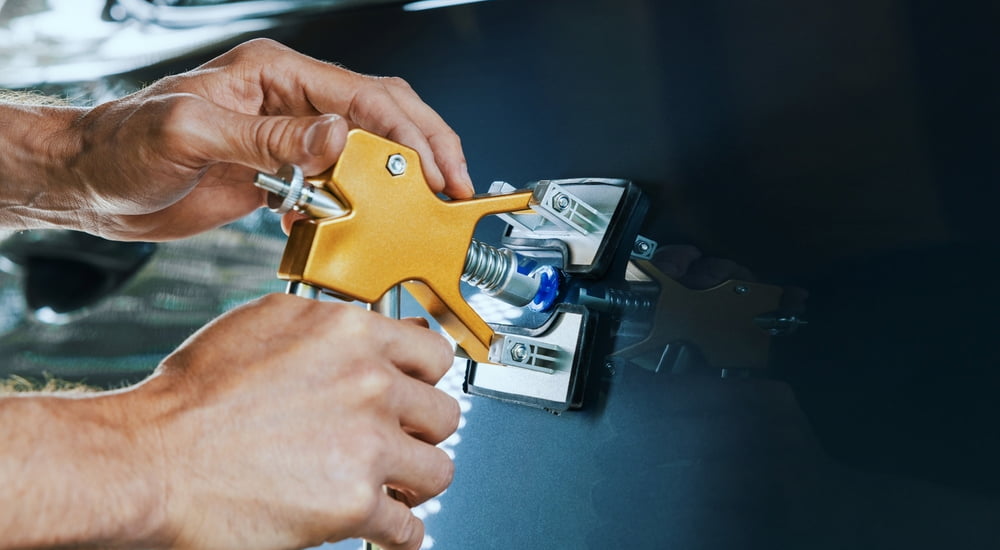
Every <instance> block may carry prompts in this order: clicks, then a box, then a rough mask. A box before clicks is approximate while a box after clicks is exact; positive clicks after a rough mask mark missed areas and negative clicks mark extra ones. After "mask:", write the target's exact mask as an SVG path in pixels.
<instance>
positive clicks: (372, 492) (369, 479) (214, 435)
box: [122, 295, 459, 550]
mask: <svg viewBox="0 0 1000 550" xmlns="http://www.w3.org/2000/svg"><path fill="white" fill-rule="evenodd" d="M452 359H453V352H452V349H451V347H450V346H449V345H448V344H447V342H446V341H445V340H444V339H443V338H441V337H440V336H438V335H436V334H434V333H433V332H430V331H428V330H427V329H426V328H423V327H420V326H417V325H416V324H414V323H407V322H405V321H396V320H392V319H389V318H386V317H382V316H379V315H376V314H373V313H370V312H366V311H364V310H362V309H360V308H357V307H353V306H348V305H344V304H331V303H321V302H316V301H310V300H305V299H302V298H298V297H295V296H287V295H271V296H267V297H265V298H263V299H261V300H259V301H257V302H255V303H252V304H250V305H248V306H245V307H242V308H239V309H236V310H234V311H231V312H230V313H228V314H226V315H224V316H222V317H221V318H219V319H218V320H217V321H215V322H213V323H212V324H210V325H208V326H207V327H205V328H204V329H202V330H201V331H199V332H198V333H197V334H196V335H195V336H193V337H192V338H191V339H190V340H188V341H187V342H186V343H185V344H184V345H182V346H181V347H180V348H179V349H178V350H177V351H176V352H174V353H173V354H172V355H170V356H169V357H168V358H167V359H165V360H164V361H163V363H162V365H161V366H160V368H159V369H158V371H157V373H156V374H155V375H154V376H153V377H152V378H150V379H149V380H148V381H146V382H145V383H143V384H142V385H140V386H138V387H137V388H135V389H134V390H132V391H130V392H126V393H123V394H122V397H123V398H125V399H127V400H128V401H127V403H126V404H125V405H124V406H125V407H127V408H125V409H123V410H125V411H127V412H128V415H129V418H130V419H131V420H132V422H133V423H134V424H135V426H136V428H135V429H136V430H137V431H138V432H141V433H145V434H151V433H155V434H158V440H157V443H155V444H153V445H152V446H151V452H153V453H155V457H156V458H155V459H154V460H155V461H156V463H158V464H160V472H161V473H162V482H163V484H164V490H163V492H164V494H165V495H168V496H167V498H166V501H165V512H164V516H165V521H164V522H163V524H164V526H165V527H164V528H163V529H161V530H160V531H159V535H160V537H159V539H158V540H157V543H160V544H163V543H164V541H165V542H166V544H167V545H168V546H171V547H174V548H190V547H198V548H213V549H224V548H234V549H236V548H239V549H246V548H262V549H263V548H292V547H294V548H300V547H306V546H312V545H317V544H319V543H321V542H323V541H325V540H338V539H343V538H349V537H359V538H365V539H368V540H371V541H373V542H376V543H378V544H380V545H382V547H383V548H386V549H387V550H388V549H392V550H403V549H409V550H415V549H416V548H418V547H419V546H420V543H421V541H422V539H423V524H422V523H421V521H420V520H419V519H417V518H416V517H414V516H413V514H412V513H411V511H410V509H409V507H410V506H415V505H417V504H420V503H421V502H424V501H425V500H427V499H429V498H431V497H432V496H434V495H436V494H438V493H440V492H441V491H443V490H444V489H445V487H446V486H447V485H448V484H449V483H450V481H451V476H452V472H453V465H452V462H451V460H450V459H449V458H448V456H447V455H446V454H445V453H444V452H443V451H442V450H440V449H438V448H436V447H434V445H435V444H437V443H439V442H441V441H443V440H444V439H445V438H446V437H448V436H449V435H450V434H451V433H453V432H454V431H455V429H457V426H458V420H459V408H458V403H457V402H456V401H455V400H454V399H452V398H450V397H449V396H448V395H447V394H445V393H444V392H442V391H440V390H438V389H436V388H434V387H432V384H434V383H436V382H437V381H438V379H439V378H440V377H441V376H442V375H443V374H444V373H445V372H446V371H447V369H448V367H449V366H450V365H451V363H452ZM383 486H387V487H390V488H392V489H394V490H395V492H396V493H397V495H398V496H401V497H402V499H403V500H404V501H405V502H400V501H397V500H394V499H393V498H390V497H389V496H388V495H386V494H385V492H384V491H383V490H382V487H383Z"/></svg>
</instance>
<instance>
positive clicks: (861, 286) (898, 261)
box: [140, 0, 1000, 549]
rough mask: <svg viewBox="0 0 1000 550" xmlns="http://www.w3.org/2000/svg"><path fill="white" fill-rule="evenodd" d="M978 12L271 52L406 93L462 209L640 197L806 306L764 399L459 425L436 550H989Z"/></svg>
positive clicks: (488, 416) (586, 16) (984, 71)
mask: <svg viewBox="0 0 1000 550" xmlns="http://www.w3.org/2000/svg"><path fill="white" fill-rule="evenodd" d="M996 6H997V4H996V3H991V2H955V3H943V2H930V1H924V2H903V1H885V0H873V1H859V0H837V1H808V2H799V1H792V0H775V1H770V2H767V1H763V2H742V1H711V0H709V1H701V2H659V1H653V0H645V1H644V0H618V1H613V0H550V1H544V2H542V1H531V0H495V1H492V2H484V3H480V4H473V5H467V6H461V7H455V8H448V9H442V10H433V11H427V12H418V13H404V12H402V11H400V10H399V9H398V7H381V8H373V9H367V10H356V11H351V12H343V13H331V14H329V15H328V16H318V17H312V18H310V19H309V20H308V21H297V22H294V23H290V24H288V25H285V26H283V27H282V28H280V29H277V30H275V31H273V32H271V33H270V36H272V37H274V38H277V39H279V40H281V41H282V42H284V43H286V44H289V45H290V46H292V47H294V48H296V49H299V50H301V51H303V52H305V53H308V54H310V55H313V56H316V57H319V58H322V59H327V60H331V61H336V62H338V63H341V64H343V65H345V66H347V67H348V68H351V69H354V70H357V71H360V72H365V73H371V74H381V75H397V76H402V77H404V78H405V79H406V80H408V81H409V82H410V83H411V84H412V85H413V87H414V88H415V89H416V90H417V91H418V92H419V93H420V94H421V96H422V97H423V98H424V100H425V101H427V102H428V103H429V104H430V105H432V106H433V107H434V108H435V109H437V110H438V111H439V112H440V113H441V114H442V115H443V116H444V118H445V119H446V120H447V121H448V122H449V123H450V124H451V125H452V126H453V127H454V128H455V129H456V130H457V131H458V133H459V134H460V135H461V136H462V138H463V143H464V146H465V151H466V153H467V155H468V161H469V167H470V170H471V172H472V175H473V179H474V180H475V181H476V182H477V189H478V190H479V191H480V192H482V191H485V190H486V188H487V187H488V185H489V182H490V181H492V180H496V179H502V180H506V181H510V182H512V183H514V184H515V185H519V184H522V183H524V182H527V181H532V180H538V179H545V178H561V177H583V176H600V177H622V178H630V179H633V180H635V181H637V182H639V183H640V184H642V186H643V188H644V189H645V190H646V191H647V193H648V194H649V195H650V197H651V199H652V205H653V206H652V208H651V216H650V219H649V220H648V221H647V227H646V229H645V231H644V233H645V234H647V235H649V236H651V237H653V238H655V239H657V240H658V241H659V242H660V243H661V244H668V243H670V244H693V245H695V246H697V247H699V248H700V249H701V250H702V251H703V252H704V253H705V254H706V255H709V256H714V257H720V258H728V259H732V260H734V261H736V262H738V263H740V264H742V265H745V266H747V267H749V268H750V269H751V270H752V271H753V272H754V273H755V274H756V275H757V278H758V279H759V280H761V281H764V282H771V283H777V284H783V285H794V286H797V287H801V288H805V289H807V290H808V291H809V294H810V296H809V300H808V304H807V308H808V310H807V311H808V313H807V317H808V319H809V321H810V324H809V325H808V326H807V327H805V328H804V329H803V330H801V331H800V332H799V333H797V334H795V335H791V336H788V337H785V338H784V339H783V340H782V341H780V342H778V345H777V346H776V349H775V354H774V357H773V365H772V370H771V372H770V373H769V375H768V377H766V378H764V379H753V380H735V381H734V380H721V379H714V378H707V377H683V376H668V375H660V376H659V377H658V378H656V379H655V380H650V379H647V378H646V377H649V376H650V375H649V374H645V373H624V374H622V375H621V376H622V379H620V380H616V381H614V383H613V384H612V386H611V388H612V389H613V390H614V391H613V392H612V397H611V398H610V399H611V401H609V405H608V407H607V409H605V410H604V411H603V414H604V416H603V417H599V416H600V415H598V414H597V413H594V412H591V413H587V412H584V413H576V416H572V415H570V414H567V415H564V417H563V418H554V417H553V418H549V417H545V416H539V414H542V413H538V412H537V411H528V410H526V409H525V410H522V409H519V408H516V407H512V406H509V405H505V404H500V403H492V402H487V401H484V400H477V401H475V406H474V409H473V411H472V412H471V413H470V415H469V427H468V428H467V429H466V430H465V432H463V433H465V434H466V435H465V436H464V437H465V440H464V442H463V444H462V448H461V450H460V451H459V453H458V456H457V458H456V461H457V465H458V471H459V477H458V478H456V483H455V486H454V487H453V488H452V489H451V490H450V491H449V493H448V494H447V495H446V501H448V499H449V498H450V499H451V502H452V504H455V503H456V502H457V504H456V505H454V506H452V505H450V504H448V502H446V507H445V508H446V510H450V511H451V512H450V513H451V514H452V515H451V516H449V517H450V518H452V519H447V520H445V519H440V521H441V522H443V523H444V524H447V526H446V528H442V529H437V530H435V524H434V523H432V522H429V523H428V525H429V528H431V532H433V533H436V534H435V535H434V536H435V538H436V539H437V540H438V545H437V546H436V547H447V548H452V547H455V548H462V547H464V548H486V547H489V548H528V547H539V548H541V547H545V548H564V547H565V548H575V547H580V545H578V544H576V543H571V542H570V541H571V540H572V539H573V535H572V534H569V531H565V532H562V534H559V533H560V529H564V527H558V526H560V525H562V526H566V525H569V526H570V527H569V528H568V529H575V530H576V531H577V532H580V533H584V535H582V537H583V540H586V541H587V545H588V546H589V547H591V548H602V549H603V548H616V547H621V548H626V547H627V548H632V547H641V548H665V547H670V548H778V547H787V548H859V547H863V548H887V547H904V546H905V547H926V548H938V547H942V546H953V547H965V548H990V547H998V546H1000V535H998V530H1000V527H998V526H997V525H996V524H997V521H996V518H997V513H998V512H1000V469H998V468H997V464H1000V433H998V428H997V425H998V422H1000V399H998V395H1000V374H998V368H1000V351H998V349H997V347H996V342H997V340H998V338H997V336H998V329H1000V319H997V314H996V312H997V310H998V307H1000V282H998V281H997V280H996V274H997V273H998V271H1000V247H998V244H1000V238H998V230H997V228H996V227H995V218H996V215H995V213H994V212H995V210H996V204H997V203H998V199H1000V190H998V183H1000V178H998V160H997V157H998V155H997V151H998V122H997V121H998V118H1000V117H998V115H1000V113H998V92H1000V90H998V86H997V68H996V67H997V60H998V55H997V54H998V51H997V47H996V43H997V34H998V31H997V29H998V28H1000V27H998V18H997V9H998V8H997V7H996ZM197 61H198V60H197V59H192V60H186V61H185V62H184V63H180V64H175V65H170V66H159V67H155V68H153V69H152V70H151V71H150V72H149V73H148V74H149V75H151V76H154V75H159V74H164V73H167V72H173V71H177V70H182V69H186V68H190V67H191V66H193V65H194V63H195V62H197ZM140 76H142V75H140ZM567 417H570V418H567ZM559 472H561V473H559ZM587 479H591V480H592V481H587ZM574 483H575V485H574ZM581 501H585V502H586V503H588V504H587V505H584V506H582V510H583V512H582V514H583V515H579V514H577V512H576V511H573V510H576V508H575V507H576V506H577V505H578V504H579V502H581ZM588 514H590V515H588ZM446 515H447V514H445V513H442V514H441V515H440V516H441V517H444V516H446ZM435 521H438V520H435Z"/></svg>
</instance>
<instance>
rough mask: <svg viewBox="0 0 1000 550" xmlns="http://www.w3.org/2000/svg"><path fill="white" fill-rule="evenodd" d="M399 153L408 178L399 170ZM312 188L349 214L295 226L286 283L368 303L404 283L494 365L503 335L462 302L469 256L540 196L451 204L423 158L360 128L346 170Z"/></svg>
mask: <svg viewBox="0 0 1000 550" xmlns="http://www.w3.org/2000/svg"><path fill="white" fill-rule="evenodd" d="M397 155H398V156H402V157H403V159H405V163H401V164H402V166H403V167H404V169H403V171H402V173H399V172H400V171H399V170H398V165H397V166H396V167H395V168H396V169H395V170H393V169H391V167H390V166H389V163H390V161H391V160H396V161H398V157H396V156H397ZM393 172H397V173H398V174H396V175H394V173H393ZM309 181H310V183H312V184H313V185H315V186H317V187H323V188H325V189H326V190H327V191H329V192H330V193H332V194H334V195H335V196H336V197H337V198H338V199H340V200H341V201H342V202H343V203H344V204H345V205H346V206H347V207H348V208H349V212H348V213H347V215H345V216H343V217H338V218H327V219H304V220H300V221H297V222H295V223H294V224H293V225H292V229H291V232H290V234H289V237H288V244H287V245H286V247H285V253H284V256H283V257H282V260H281V266H280V268H279V271H278V276H279V277H280V278H282V279H285V280H288V281H294V282H301V283H306V284H309V285H313V286H316V287H319V288H322V289H324V290H326V291H329V292H331V293H333V294H335V295H338V296H342V297H346V298H351V299H355V300H360V301H363V302H368V303H372V302H375V301H377V300H378V299H379V298H380V297H381V296H382V295H383V294H384V293H385V292H386V291H388V290H389V289H390V288H392V287H393V286H395V285H397V284H401V283H402V284H404V285H405V287H406V289H407V290H408V291H409V292H410V294H412V295H413V296H414V298H416V300H417V301H418V302H419V303H420V304H421V305H422V306H423V307H424V308H425V309H426V310H427V312H428V313H430V314H431V316H433V317H434V318H435V319H436V320H437V321H438V322H439V323H441V325H442V326H443V327H444V329H445V330H446V331H447V332H448V333H449V334H450V335H451V336H452V338H454V339H455V340H456V341H457V342H458V344H459V345H460V346H461V347H462V348H463V349H464V350H465V352H466V353H468V354H469V356H470V357H472V358H473V359H474V360H476V361H480V362H486V361H487V360H488V351H489V347H490V344H491V342H492V340H493V337H494V331H493V329H492V328H490V326H489V325H488V324H486V322H485V321H483V319H482V318H481V317H480V316H479V314H478V313H476V312H475V311H474V310H473V309H472V308H471V307H470V306H469V305H468V304H467V303H466V301H465V299H464V298H463V297H462V294H461V291H460V286H459V285H460V279H461V276H462V270H463V267H464V265H465V258H466V253H467V251H468V248H469V244H470V242H471V241H472V236H473V232H474V230H475V227H476V224H477V223H479V220H480V219H481V218H483V217H484V216H487V215H490V214H498V213H508V212H510V213H516V212H519V211H523V210H527V209H528V202H529V200H530V199H531V192H530V191H518V192H514V193H511V194H507V195H489V196H481V197H474V198H472V199H467V200H451V201H446V200H442V199H440V198H438V197H437V196H436V195H435V194H434V193H433V192H432V191H431V190H430V189H429V188H428V186H427V182H426V181H425V180H424V176H423V171H422V168H421V165H420V158H419V156H418V155H417V153H416V151H414V150H412V149H409V148H407V147H404V146H401V145H399V144H397V143H394V142H392V141H389V140H386V139H383V138H380V137H378V136H375V135H373V134H370V133H368V132H365V131H363V130H352V131H351V132H350V133H349V134H348V137H347V144H346V146H345V147H344V152H343V153H342V154H341V157H340V160H339V161H338V162H337V164H336V165H335V166H334V167H333V168H332V169H331V170H330V171H327V172H325V173H324V174H321V175H320V176H318V177H316V178H309Z"/></svg>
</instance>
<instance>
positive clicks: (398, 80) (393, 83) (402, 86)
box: [380, 76, 413, 92]
mask: <svg viewBox="0 0 1000 550" xmlns="http://www.w3.org/2000/svg"><path fill="white" fill-rule="evenodd" d="M380 81H381V83H382V84H383V85H384V86H385V87H387V88H396V89H398V90H402V91H406V92H413V86H410V83H409V82H407V81H406V80H405V79H404V78H402V77H399V76H386V77H382V78H381V79H380Z"/></svg>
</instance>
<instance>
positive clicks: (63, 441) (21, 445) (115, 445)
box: [0, 394, 164, 548]
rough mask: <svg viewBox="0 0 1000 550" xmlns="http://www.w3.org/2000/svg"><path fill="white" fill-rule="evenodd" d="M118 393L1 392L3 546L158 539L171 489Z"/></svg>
mask: <svg viewBox="0 0 1000 550" xmlns="http://www.w3.org/2000/svg"><path fill="white" fill-rule="evenodd" d="M119 397H120V394H117V395H116V394H101V395H99V396H93V397H77V398H72V397H56V396H44V395H33V396H13V397H0V441H3V445H2V446H0V487H3V492H4V498H2V499H0V533H3V534H4V535H3V537H0V539H2V540H0V548H49V547H89V546H105V547H110V546H113V547H152V546H155V545H156V543H157V542H158V541H156V540H155V536H156V535H157V529H158V527H159V526H160V525H161V522H162V515H163V510H162V500H163V498H162V497H163V496H164V495H163V493H164V487H163V486H162V483H161V482H158V481H157V480H156V478H157V476H156V475H155V474H156V471H155V470H156V464H155V463H152V460H153V459H154V458H155V456H154V455H155V453H154V452H153V451H151V450H150V449H149V448H148V445H146V444H147V443H148V442H145V441H141V440H140V438H139V434H138V433H137V432H135V431H131V430H129V429H128V426H130V425H133V423H132V422H131V421H130V420H128V419H126V418H125V414H126V412H127V411H124V410H122V409H121V408H120V407H119V406H118V405H119V403H115V402H114V400H115V399H118V398H119Z"/></svg>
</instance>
